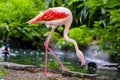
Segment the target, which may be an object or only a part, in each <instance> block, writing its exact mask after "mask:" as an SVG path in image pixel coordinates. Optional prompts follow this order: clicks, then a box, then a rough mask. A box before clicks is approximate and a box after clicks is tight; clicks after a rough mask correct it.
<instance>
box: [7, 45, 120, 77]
mask: <svg viewBox="0 0 120 80" xmlns="http://www.w3.org/2000/svg"><path fill="white" fill-rule="evenodd" d="M54 52H55V54H56V55H57V56H58V58H59V59H60V60H61V61H62V62H63V64H64V65H65V66H66V67H67V68H69V69H70V70H73V71H78V72H81V71H82V72H85V71H84V70H82V68H81V67H80V61H79V59H78V58H77V56H76V54H75V52H74V51H73V52H72V51H62V50H60V49H54ZM84 53H85V59H86V61H87V63H89V62H95V63H96V64H97V65H102V64H105V63H109V57H108V55H107V53H105V52H103V51H102V50H99V48H98V47H96V46H88V48H87V49H86V50H85V51H84ZM11 54H12V55H11V56H10V58H9V62H15V63H20V64H28V65H35V66H42V65H44V62H45V61H44V60H45V53H44V52H43V51H41V50H30V49H15V48H13V49H11ZM48 62H49V64H48V66H49V67H52V68H56V69H58V68H59V64H58V63H57V62H56V60H55V59H54V58H53V57H52V56H51V55H50V53H49V59H48ZM97 74H99V75H102V76H108V77H112V78H120V73H118V72H117V71H114V70H110V71H109V70H98V71H97Z"/></svg>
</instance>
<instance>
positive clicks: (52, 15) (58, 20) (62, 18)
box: [28, 7, 85, 75]
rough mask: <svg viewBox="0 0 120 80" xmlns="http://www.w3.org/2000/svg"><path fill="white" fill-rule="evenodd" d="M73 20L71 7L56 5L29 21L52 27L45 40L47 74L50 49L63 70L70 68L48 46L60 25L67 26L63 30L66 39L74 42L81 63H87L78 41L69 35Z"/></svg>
mask: <svg viewBox="0 0 120 80" xmlns="http://www.w3.org/2000/svg"><path fill="white" fill-rule="evenodd" d="M72 20H73V17H72V13H71V11H70V10H69V9H67V8H65V7H54V8H49V9H47V10H44V11H42V13H41V14H39V15H37V16H36V17H34V18H33V19H31V20H29V21H28V23H29V24H36V23H41V24H45V25H46V26H50V27H51V31H50V34H49V35H48V37H47V39H46V40H45V42H44V46H45V49H46V59H45V71H44V73H45V75H46V66H47V58H48V51H50V52H51V54H52V55H53V56H54V57H55V58H56V60H57V61H58V62H59V64H60V66H61V68H62V70H68V69H67V68H66V67H65V66H64V65H63V64H62V62H61V61H60V60H59V59H58V57H57V56H56V55H55V54H54V52H53V51H52V50H51V49H50V48H49V46H48V44H49V41H50V38H51V36H52V33H53V32H54V30H55V28H56V27H57V26H60V25H64V26H65V29H64V32H63V36H64V39H65V40H66V41H68V42H71V43H73V45H74V47H75V50H76V55H77V56H78V58H79V59H80V60H81V65H84V64H85V59H84V56H83V53H82V51H80V50H79V48H78V45H77V43H76V41H75V40H73V39H70V38H69V37H68V31H69V28H70V26H71V23H72Z"/></svg>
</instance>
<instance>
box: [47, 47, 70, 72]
mask: <svg viewBox="0 0 120 80" xmlns="http://www.w3.org/2000/svg"><path fill="white" fill-rule="evenodd" d="M48 50H49V51H50V52H51V54H52V55H53V56H54V57H55V59H56V60H57V61H58V63H59V64H60V67H61V69H62V70H65V71H66V70H68V69H67V68H66V67H65V66H64V65H63V64H62V62H61V61H60V60H59V59H58V57H57V56H56V55H55V53H54V52H53V51H52V50H51V49H50V48H48Z"/></svg>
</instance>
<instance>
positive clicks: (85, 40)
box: [58, 25, 92, 48]
mask: <svg viewBox="0 0 120 80" xmlns="http://www.w3.org/2000/svg"><path fill="white" fill-rule="evenodd" d="M69 37H70V38H72V39H74V40H75V41H77V43H78V45H79V46H80V45H88V44H89V43H90V42H91V41H92V34H91V29H90V28H88V27H86V25H83V26H80V27H78V28H72V29H70V31H69ZM58 44H59V45H60V46H59V47H60V48H61V47H62V48H66V47H65V46H67V47H68V46H69V47H73V45H72V44H71V43H69V42H66V41H65V40H64V39H63V38H62V39H59V41H58Z"/></svg>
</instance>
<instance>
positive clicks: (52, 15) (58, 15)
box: [28, 9, 68, 24]
mask: <svg viewBox="0 0 120 80" xmlns="http://www.w3.org/2000/svg"><path fill="white" fill-rule="evenodd" d="M67 16H68V14H67V13H65V12H64V11H63V12H60V11H57V10H54V9H47V10H44V11H43V12H42V13H41V14H39V15H38V16H36V17H35V18H33V19H31V20H30V21H28V23H29V24H34V23H38V22H40V21H51V20H58V19H62V18H66V17H67Z"/></svg>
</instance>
